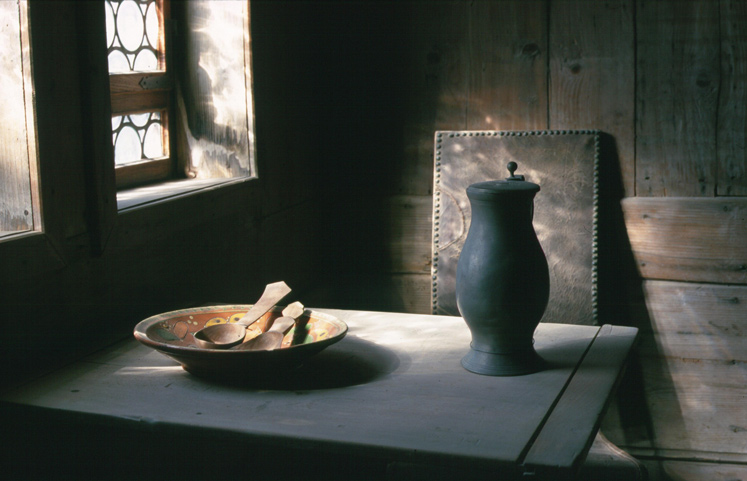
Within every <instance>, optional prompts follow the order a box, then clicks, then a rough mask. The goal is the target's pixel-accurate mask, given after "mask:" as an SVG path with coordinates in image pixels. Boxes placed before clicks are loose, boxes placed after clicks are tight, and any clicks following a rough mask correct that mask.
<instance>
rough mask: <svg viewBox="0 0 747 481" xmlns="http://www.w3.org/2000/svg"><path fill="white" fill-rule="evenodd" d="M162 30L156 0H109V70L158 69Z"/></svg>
mask: <svg viewBox="0 0 747 481" xmlns="http://www.w3.org/2000/svg"><path fill="white" fill-rule="evenodd" d="M159 31H160V26H159V24H158V5H157V4H156V0H107V1H106V40H107V46H108V52H109V73H126V72H148V71H156V70H158V68H159V65H158V34H159Z"/></svg>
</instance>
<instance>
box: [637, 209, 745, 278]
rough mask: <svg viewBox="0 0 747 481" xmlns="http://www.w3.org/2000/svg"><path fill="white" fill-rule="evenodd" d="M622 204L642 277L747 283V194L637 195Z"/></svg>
mask: <svg viewBox="0 0 747 481" xmlns="http://www.w3.org/2000/svg"><path fill="white" fill-rule="evenodd" d="M622 206H623V211H624V215H625V224H626V227H627V230H628V236H629V239H630V244H631V247H632V249H633V255H634V256H635V259H636V262H637V264H638V269H639V271H640V273H641V275H642V276H643V277H644V278H647V279H669V280H681V281H693V282H715V283H736V284H747V242H745V239H747V199H737V198H732V199H725V198H713V199H704V198H701V199H696V198H666V199H665V198H657V199H655V198H642V197H638V198H628V199H624V200H623V202H622Z"/></svg>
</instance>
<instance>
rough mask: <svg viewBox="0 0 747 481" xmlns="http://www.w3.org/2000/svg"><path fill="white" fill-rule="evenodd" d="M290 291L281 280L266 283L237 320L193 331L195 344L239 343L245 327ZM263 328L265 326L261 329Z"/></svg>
mask: <svg viewBox="0 0 747 481" xmlns="http://www.w3.org/2000/svg"><path fill="white" fill-rule="evenodd" d="M290 291H291V289H290V287H288V285H287V284H286V283H285V282H283V281H280V282H274V283H272V284H268V285H267V286H266V287H265V291H264V292H263V293H262V297H260V298H259V300H258V301H257V303H256V304H254V305H253V306H252V308H251V309H249V310H248V311H247V313H246V314H245V315H244V316H243V317H242V318H241V319H239V320H238V322H236V323H235V324H229V323H226V324H215V325H212V326H209V327H205V328H203V329H200V330H199V331H197V332H195V333H194V339H195V344H197V346H199V347H201V348H202V349H228V348H230V347H233V346H235V345H236V344H239V343H241V342H242V341H243V340H244V336H246V328H247V327H248V326H249V325H250V324H252V323H254V322H255V321H257V320H258V319H259V318H260V317H262V316H263V315H264V314H265V313H267V311H269V310H270V309H272V307H273V306H274V305H275V304H277V303H278V301H280V300H281V299H282V298H283V297H285V296H287V295H288V294H289V293H290ZM265 330H266V326H265V328H264V329H262V331H263V332H264V331H265Z"/></svg>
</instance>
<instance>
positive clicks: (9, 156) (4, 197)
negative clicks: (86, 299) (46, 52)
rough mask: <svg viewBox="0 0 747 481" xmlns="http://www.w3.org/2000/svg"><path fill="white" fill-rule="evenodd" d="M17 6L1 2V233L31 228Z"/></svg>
mask: <svg viewBox="0 0 747 481" xmlns="http://www.w3.org/2000/svg"><path fill="white" fill-rule="evenodd" d="M18 9H19V6H18V4H17V3H16V2H0V45H2V46H3V48H2V49H0V92H2V95H3V107H2V109H0V125H2V129H0V182H2V184H1V185H2V189H0V236H2V235H3V234H5V233H9V232H19V231H25V230H31V229H33V228H34V221H33V211H34V209H33V208H32V203H31V185H30V183H29V152H28V147H27V143H26V105H25V102H24V100H25V97H24V72H23V59H22V56H21V29H20V23H19V13H18ZM27 53H28V52H27Z"/></svg>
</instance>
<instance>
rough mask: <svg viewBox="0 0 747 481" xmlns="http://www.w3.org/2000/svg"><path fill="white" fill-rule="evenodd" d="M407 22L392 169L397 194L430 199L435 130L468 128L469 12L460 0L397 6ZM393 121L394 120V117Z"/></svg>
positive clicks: (400, 3) (403, 3) (404, 3)
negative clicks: (399, 128) (398, 143)
mask: <svg viewBox="0 0 747 481" xmlns="http://www.w3.org/2000/svg"><path fill="white" fill-rule="evenodd" d="M397 5H398V6H399V8H401V9H403V10H398V13H399V14H400V15H401V16H402V17H403V18H405V19H406V21H405V22H403V24H404V26H405V27H404V29H405V30H406V32H403V38H404V39H405V41H404V42H403V44H402V46H404V47H405V52H404V54H405V56H404V57H403V58H404V59H405V62H404V63H405V64H406V65H405V66H404V67H403V70H402V71H401V72H402V75H401V78H400V79H399V84H400V85H401V88H402V91H401V93H402V94H403V95H404V97H403V107H404V111H403V120H402V121H403V146H402V149H403V157H402V161H401V162H399V164H401V165H395V168H396V169H397V172H398V173H399V174H400V176H399V178H397V179H396V181H397V187H399V190H398V192H400V193H403V194H415V195H430V194H431V193H432V191H431V188H432V179H433V132H434V131H436V130H449V129H454V128H457V129H462V128H466V125H467V118H466V114H467V95H468V81H469V65H470V59H469V56H468V47H469V41H468V14H469V11H470V6H469V5H468V4H467V3H466V2H463V1H460V0H456V1H440V2H398V3H397ZM392 120H393V121H396V119H392Z"/></svg>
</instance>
